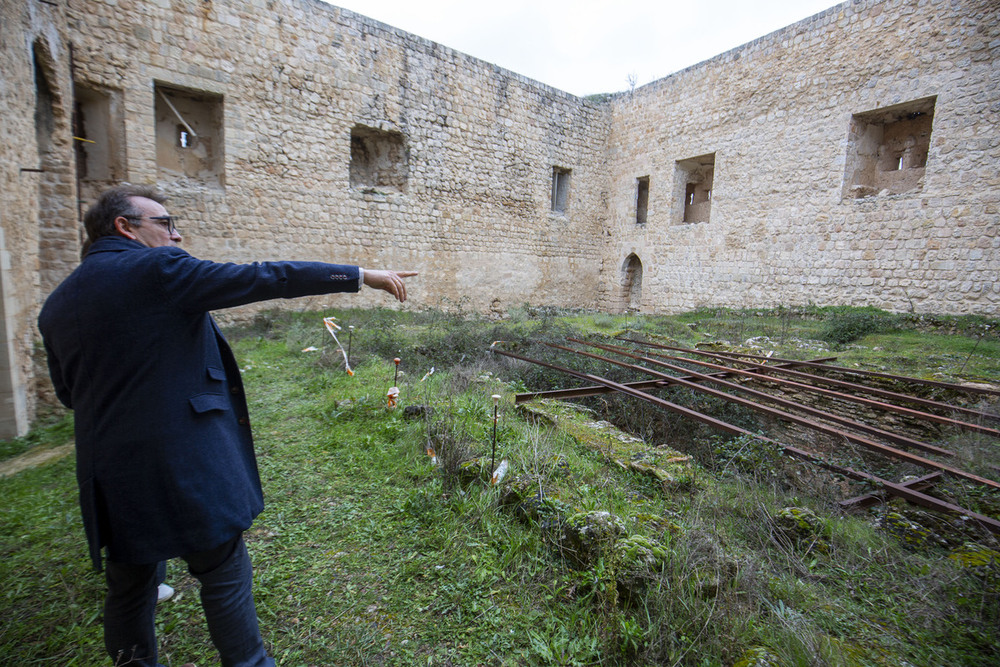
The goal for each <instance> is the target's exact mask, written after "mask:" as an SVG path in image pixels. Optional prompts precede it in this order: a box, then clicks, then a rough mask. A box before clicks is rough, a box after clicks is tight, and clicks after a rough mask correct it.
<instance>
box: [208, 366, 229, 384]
mask: <svg viewBox="0 0 1000 667" xmlns="http://www.w3.org/2000/svg"><path fill="white" fill-rule="evenodd" d="M205 370H206V371H208V377H209V378H211V379H213V380H218V381H219V382H224V381H225V379H226V371H225V369H223V368H217V367H215V366H208V367H207V368H206V369H205Z"/></svg>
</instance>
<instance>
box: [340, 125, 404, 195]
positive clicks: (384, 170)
mask: <svg viewBox="0 0 1000 667" xmlns="http://www.w3.org/2000/svg"><path fill="white" fill-rule="evenodd" d="M408 178H409V166H408V162H407V149H406V140H405V137H404V136H403V134H402V133H400V132H391V131H387V130H379V129H376V128H373V127H366V126H364V125H355V126H354V127H353V128H351V165H350V181H351V187H352V188H354V189H358V190H361V191H363V192H373V193H374V192H403V191H405V190H406V183H407V179H408Z"/></svg>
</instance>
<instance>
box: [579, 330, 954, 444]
mask: <svg viewBox="0 0 1000 667" xmlns="http://www.w3.org/2000/svg"><path fill="white" fill-rule="evenodd" d="M567 340H569V341H570V342H572V343H580V344H584V345H590V346H592V347H596V348H598V349H601V350H607V351H608V352H614V353H616V354H620V355H623V356H626V357H630V358H632V359H637V360H639V361H644V362H646V363H652V364H655V365H657V366H660V367H662V368H666V369H668V370H672V371H675V372H678V373H688V372H689V371H688V369H686V368H681V367H680V366H675V365H673V364H668V363H666V362H663V361H659V360H658V359H654V358H651V357H646V356H642V355H638V354H634V353H632V352H631V351H630V350H626V349H625V348H622V347H620V346H617V345H600V344H598V343H591V342H587V341H582V340H578V339H576V338H569V339H567ZM669 358H670V359H677V357H669ZM681 361H691V360H688V359H681ZM694 363H698V364H704V365H706V366H710V367H712V368H715V369H719V368H722V366H719V365H717V364H709V363H707V362H704V361H698V362H694ZM735 372H736V373H737V374H739V373H747V374H748V375H752V374H751V373H748V372H746V371H735ZM719 375H720V374H719V373H713V374H712V375H701V374H695V375H694V376H693V377H695V378H696V379H702V378H705V379H706V380H708V381H711V382H714V383H715V384H718V385H720V386H723V387H726V388H728V389H732V390H734V391H741V392H744V393H746V394H749V395H750V396H753V397H755V398H758V399H761V400H765V401H771V402H772V403H775V404H777V405H780V406H782V407H785V408H789V409H792V410H798V411H799V412H804V413H805V414H808V415H812V416H813V417H819V418H820V419H825V420H826V421H830V422H833V423H835V424H840V425H841V426H846V427H848V428H853V429H855V430H857V431H861V432H863V433H867V434H868V435H874V436H876V437H879V438H882V439H883V440H888V441H889V442H894V443H896V444H897V445H902V446H903V447H911V448H913V449H919V450H920V451H923V452H927V453H929V454H937V455H938V456H949V457H950V456H955V452H952V451H949V450H947V449H942V448H941V447H936V446H934V445H931V444H928V443H926V442H921V441H920V440H916V439H914V438H909V437H907V436H905V435H900V434H898V433H893V432H891V431H886V430H884V429H880V428H877V427H875V426H870V425H869V424H865V423H864V422H859V421H857V420H854V419H848V418H847V417H841V416H840V415H836V414H833V413H831V412H826V411H825V410H820V409H818V408H814V407H812V406H809V405H804V404H802V403H798V402H796V401H792V400H789V399H787V398H781V397H780V396H775V395H773V394H768V393H767V392H764V391H758V390H756V389H752V388H750V387H747V386H744V385H739V384H736V383H734V382H727V381H726V380H723V379H721V378H719V377H718V376H719ZM685 379H686V378H685Z"/></svg>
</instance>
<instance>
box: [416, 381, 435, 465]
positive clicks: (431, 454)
mask: <svg viewBox="0 0 1000 667" xmlns="http://www.w3.org/2000/svg"><path fill="white" fill-rule="evenodd" d="M432 375H434V367H433V366H431V369H430V370H429V371H427V372H426V373H424V376H423V377H422V378H420V381H421V382H423V381H424V380H426V379H427V378H429V377H430V376H432ZM424 386H425V387H426V385H424ZM424 403H425V406H424V407H425V409H426V410H427V411H426V412H424V415H425V417H424V419H425V420H426V419H427V415H429V414H430V409H431V403H430V400H429V399H428V398H427V397H426V392H425V398H424ZM427 456H429V457H431V463H433V464H434V465H437V462H438V457H437V452H435V451H434V445H432V444H431V435H430V429H428V430H427Z"/></svg>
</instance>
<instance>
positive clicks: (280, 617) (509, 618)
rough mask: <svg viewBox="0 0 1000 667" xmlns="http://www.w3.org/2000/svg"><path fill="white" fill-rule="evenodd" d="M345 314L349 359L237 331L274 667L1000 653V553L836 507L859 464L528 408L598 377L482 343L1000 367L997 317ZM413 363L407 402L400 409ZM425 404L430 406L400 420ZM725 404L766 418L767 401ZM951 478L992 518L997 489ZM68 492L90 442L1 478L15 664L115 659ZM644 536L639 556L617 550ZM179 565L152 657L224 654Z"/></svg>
mask: <svg viewBox="0 0 1000 667" xmlns="http://www.w3.org/2000/svg"><path fill="white" fill-rule="evenodd" d="M838 312H840V311H838ZM337 315H338V317H339V318H340V322H341V324H342V325H344V326H345V327H346V326H347V325H348V324H353V325H354V326H355V327H356V329H355V333H354V335H353V337H352V354H351V356H352V365H353V366H354V368H355V371H356V374H355V376H354V377H349V376H348V375H347V374H346V373H344V372H343V370H342V357H340V356H339V352H338V351H337V350H336V349H335V348H334V347H333V345H332V340H331V339H330V338H329V336H328V334H327V333H326V331H325V330H324V329H323V327H322V324H321V322H320V317H319V316H318V315H316V314H314V313H306V314H275V313H270V314H266V315H263V316H260V317H258V318H257V319H256V320H255V321H254V322H251V323H249V324H248V325H246V326H244V327H242V328H239V329H233V330H232V331H230V332H229V335H230V340H231V341H232V342H233V344H234V349H235V351H236V354H237V356H238V359H239V361H240V366H241V368H243V369H244V373H243V374H244V382H245V384H246V387H247V394H248V396H249V398H250V400H251V406H250V407H251V416H252V420H253V424H254V432H255V437H256V441H257V448H258V457H259V465H260V470H261V477H262V479H263V482H264V489H265V496H266V501H267V509H266V510H265V511H264V513H263V514H262V515H261V516H260V517H259V518H258V520H257V521H256V523H255V525H254V527H253V528H252V529H251V530H250V531H249V532H248V534H247V543H248V547H249V549H250V552H251V556H252V558H253V562H254V564H255V568H256V584H255V593H256V597H257V606H258V614H259V616H260V619H261V627H262V630H263V633H264V637H265V641H266V642H267V644H268V646H269V648H270V650H271V652H272V654H273V655H274V656H275V658H276V659H277V661H278V663H279V664H281V665H289V666H299V665H302V666H305V665H316V666H334V665H418V664H419V665H470V666H471V665H646V664H679V665H735V664H746V665H749V664H766V663H765V662H762V661H763V660H767V659H770V660H772V663H770V664H781V665H902V664H911V665H939V664H949V665H981V664H988V663H990V662H993V661H995V660H996V657H997V656H998V655H1000V637H998V633H997V630H996V628H997V626H998V623H1000V583H998V578H1000V577H998V574H997V573H998V569H1000V565H998V564H997V563H996V562H993V563H992V565H991V564H990V561H989V558H987V559H986V561H985V565H982V564H978V565H977V564H975V563H979V561H974V560H973V559H970V557H964V558H965V559H964V560H962V557H961V554H962V553H965V552H962V551H961V548H962V545H963V543H964V542H968V541H978V542H979V543H980V544H982V545H983V546H984V547H986V548H990V549H993V550H997V549H998V546H997V544H996V542H995V541H991V540H993V538H990V537H989V536H986V535H982V534H976V533H975V532H972V531H965V532H961V531H957V530H954V529H953V527H951V522H950V520H948V519H947V518H945V517H941V516H937V515H933V514H931V513H928V512H923V511H921V510H916V509H913V508H906V507H904V506H901V505H898V504H897V503H896V502H894V503H893V504H892V505H891V506H889V507H883V508H881V509H878V510H875V511H872V512H871V513H862V514H858V515H854V516H843V515H841V513H840V512H838V511H836V509H835V507H834V501H836V500H839V499H842V498H845V497H849V496H851V495H855V494H856V493H858V492H859V489H858V488H857V487H855V486H854V485H852V484H849V483H847V482H846V481H845V480H840V479H838V478H836V477H832V476H829V475H826V474H824V473H821V472H818V471H817V470H815V469H813V468H810V467H807V466H804V465H799V464H795V463H793V462H790V461H788V460H785V459H780V458H778V457H775V456H773V452H771V451H769V450H768V449H767V448H762V447H760V446H759V443H756V444H755V443H754V442H753V441H752V440H749V439H743V440H739V439H737V440H731V439H729V438H726V437H723V436H719V435H718V434H715V433H711V432H707V431H704V430H701V429H696V428H693V427H692V425H691V424H687V423H685V422H684V421H679V420H678V419H677V418H672V417H666V416H664V415H662V414H660V412H659V411H657V410H655V409H653V408H652V407H651V406H647V405H646V404H641V405H640V404H637V403H636V402H634V401H631V400H625V399H621V398H615V397H603V398H597V399H592V400H587V401H583V402H581V404H580V405H579V406H577V407H574V406H571V405H567V404H558V405H551V406H548V407H545V406H535V408H534V409H535V410H536V412H535V414H534V415H530V414H528V413H526V412H524V411H522V410H519V409H515V407H514V406H513V394H514V393H515V392H517V391H522V390H524V389H525V388H530V389H531V390H538V389H546V388H554V387H566V386H575V385H577V384H579V382H577V381H575V380H572V379H571V378H568V377H566V376H562V375H559V374H556V373H553V372H551V371H545V370H542V369H539V368H537V367H532V366H528V365H525V364H523V363H520V362H518V363H508V362H506V361H498V360H496V359H491V358H490V356H489V354H488V353H487V352H486V350H488V348H489V345H490V343H491V342H492V341H493V340H505V341H508V342H507V343H506V345H508V346H510V347H511V348H513V349H518V350H519V351H521V352H523V353H525V354H527V355H528V356H536V357H541V356H544V357H545V358H549V359H555V360H557V362H558V363H565V364H566V365H574V366H576V367H587V368H590V369H591V370H592V371H593V372H598V371H599V372H600V373H602V374H609V375H610V374H612V373H623V371H621V370H614V369H610V368H605V367H604V365H602V364H601V363H600V362H598V361H594V360H589V361H583V360H580V359H569V358H566V357H565V356H564V355H561V354H559V353H556V352H555V351H553V350H550V349H543V348H540V347H538V346H536V345H533V344H532V342H531V341H532V340H537V339H551V340H562V339H563V338H565V337H566V335H567V334H573V333H575V334H576V335H586V334H595V335H604V336H614V335H615V334H618V333H620V332H623V331H625V330H626V328H627V329H628V331H629V332H637V333H640V334H642V335H649V336H656V337H657V338H658V339H660V340H671V341H674V342H677V343H680V344H682V345H694V344H697V343H704V342H710V341H721V340H725V341H728V343H729V344H731V345H738V346H743V345H745V344H746V342H747V340H748V339H751V338H755V337H761V336H766V337H768V338H769V339H770V340H771V341H772V342H773V343H774V344H775V348H777V349H778V350H779V351H780V353H781V354H782V355H784V356H793V357H795V356H797V357H799V358H802V357H808V356H832V355H838V356H840V361H839V362H838V363H847V364H851V365H855V364H856V365H858V366H861V367H865V368H876V369H878V368H884V369H886V370H889V371H890V372H898V373H905V374H908V375H916V376H920V377H936V378H942V379H951V380H955V379H970V380H980V381H982V380H991V381H993V382H996V380H997V378H1000V354H998V352H1000V348H998V342H997V339H996V331H997V330H998V329H997V327H996V326H995V324H996V323H995V322H989V321H984V320H981V319H974V320H973V319H962V318H925V320H924V321H922V322H917V321H914V320H913V318H906V317H900V318H899V319H898V321H897V323H896V324H895V325H894V326H897V327H898V331H897V332H896V333H893V334H888V333H882V332H877V331H876V332H874V333H867V334H865V335H864V336H862V337H860V338H858V339H856V340H853V341H852V342H849V343H842V344H839V345H833V344H830V343H825V342H816V341H817V340H818V335H819V334H820V333H821V332H822V331H824V327H826V326H827V323H825V321H824V318H830V317H834V315H831V314H830V312H828V311H825V310H823V309H800V310H798V311H792V310H791V309H780V310H778V311H760V312H757V311H747V312H742V311H724V310H710V309H706V310H703V311H698V312H696V313H688V314H684V315H681V316H676V317H647V316H635V315H630V316H629V318H628V322H627V323H626V321H625V318H624V316H617V315H607V314H594V313H566V314H559V313H553V312H549V311H536V310H533V309H529V308H524V309H523V311H522V312H520V313H518V314H517V317H515V318H512V320H511V321H505V322H493V321H486V320H481V319H479V318H476V317H470V316H465V317H462V316H461V315H445V314H442V313H437V312H427V313H411V312H395V311H388V310H375V311H342V312H338V313H337ZM877 315H878V314H875V315H874V316H876V319H877ZM869 316H872V314H871V313H870V312H869V313H866V314H864V315H863V317H866V318H867V317H869ZM987 326H990V327H991V328H990V329H985V327H987ZM980 332H983V335H980ZM341 340H342V341H343V342H344V343H345V345H346V343H347V337H346V336H342V337H341ZM779 341H783V342H782V343H779ZM308 347H316V348H318V350H317V351H315V352H303V351H302V350H303V349H305V348H308ZM834 348H836V349H834ZM395 356H399V357H401V358H402V360H403V361H402V363H401V364H400V367H399V368H400V370H401V371H402V374H401V375H400V376H398V377H397V376H396V373H395V371H396V368H395V366H394V364H393V362H392V358H393V357H395ZM901 360H905V362H904V361H901ZM432 366H433V367H434V368H435V372H434V373H433V374H431V375H429V376H426V377H425V374H426V373H427V372H428V371H429V370H430V368H431V367H432ZM616 377H620V378H621V379H625V376H624V375H620V376H616ZM421 378H424V379H423V380H422V379H421ZM393 381H396V383H397V385H398V386H399V387H400V390H401V404H400V407H399V408H397V409H396V410H387V409H386V407H385V402H384V394H385V391H386V389H387V388H388V387H389V386H390V385H391V384H392V383H393ZM494 394H499V395H501V396H502V400H501V402H500V408H499V415H500V418H499V420H498V424H497V431H498V438H497V445H498V446H497V449H498V454H497V459H498V460H499V459H501V458H504V459H507V460H508V461H509V462H510V464H511V473H510V477H509V478H507V479H506V480H505V481H506V482H507V484H505V485H502V488H496V487H490V486H489V485H488V484H486V483H485V482H484V481H483V477H482V473H481V472H480V470H481V468H480V467H477V466H476V465H472V466H466V467H464V468H463V467H462V466H460V465H459V463H460V462H462V461H466V460H468V459H469V458H470V457H472V456H477V457H479V458H480V461H482V460H485V461H486V464H485V465H484V466H482V468H488V467H489V459H490V456H491V453H492V442H491V438H492V428H493V420H492V415H493V401H492V399H491V396H492V395H494ZM672 400H685V401H688V402H690V403H697V402H698V400H699V399H698V398H697V397H693V396H685V395H683V393H678V394H677V395H676V396H674V397H673V398H672ZM416 405H420V406H427V407H429V408H431V409H430V410H429V411H424V412H423V413H421V414H419V415H417V416H415V417H413V418H411V417H408V416H406V415H405V414H404V410H403V408H405V407H406V406H416ZM703 407H705V408H706V409H712V410H716V409H719V406H717V405H714V404H710V402H706V403H704V406H703ZM538 410H541V412H537V411H538ZM729 418H731V419H734V420H735V419H744V420H746V421H745V423H747V424H748V425H750V426H754V425H756V426H758V427H763V426H764V425H763V424H759V423H757V422H755V421H754V420H753V418H752V416H751V415H747V414H733V415H729ZM598 419H611V420H612V421H614V422H615V423H616V424H620V425H621V426H628V427H629V429H628V430H629V431H631V432H633V433H636V434H638V435H640V436H641V438H642V439H641V440H637V439H635V438H631V439H630V438H628V437H625V436H624V435H623V434H620V433H619V432H618V431H617V430H616V429H615V428H614V427H610V426H608V425H606V424H605V425H599V424H597V423H596V420H598ZM69 424H70V421H69V420H68V419H67V417H66V416H65V415H60V414H54V415H52V416H50V417H48V418H47V419H46V421H45V422H44V423H41V424H40V425H39V428H38V429H36V430H35V431H33V432H32V434H31V435H29V436H28V437H27V438H24V439H19V440H18V441H16V442H12V443H4V444H3V445H0V452H3V453H4V454H5V456H6V457H11V456H13V455H15V454H18V453H20V452H23V451H25V450H27V449H32V448H37V447H49V446H55V445H59V444H63V443H64V442H65V441H66V439H67V437H68V436H69V431H68V429H69V426H68V425H69ZM941 438H942V440H948V441H949V442H952V443H953V442H954V441H955V440H961V441H962V442H965V440H963V436H961V435H959V434H955V433H942V434H941ZM664 444H665V445H667V448H658V446H659V445H664ZM959 444H962V443H959ZM428 445H431V446H432V447H434V449H435V453H436V455H437V456H438V458H439V459H440V461H441V462H442V465H440V466H435V465H434V464H433V463H432V462H431V459H430V457H429V456H428V455H427V447H428ZM964 446H966V447H968V448H969V449H970V450H972V451H974V452H975V455H976V456H977V457H979V458H980V459H983V463H984V465H985V464H988V463H989V462H990V461H992V463H993V464H996V463H997V462H998V460H1000V457H998V456H997V455H996V446H997V443H996V441H995V440H992V441H991V440H990V439H988V438H987V439H986V440H985V441H984V440H983V439H982V438H978V439H975V442H972V443H970V444H967V445H964ZM687 448H690V453H692V454H695V459H694V460H692V461H689V462H684V463H681V464H678V465H679V466H680V467H678V468H676V469H675V468H668V470H670V471H671V477H670V479H669V480H667V481H661V480H659V479H657V478H655V477H653V476H651V475H649V474H644V473H643V472H642V468H641V467H637V466H635V465H632V464H634V463H637V462H638V463H644V462H649V461H657V462H658V461H662V460H665V459H669V458H671V457H673V456H674V454H677V452H674V450H683V451H685V452H687V451H688V449H687ZM671 452H673V454H671ZM861 464H863V461H862V462H861ZM657 465H660V464H659V463H657ZM942 488H943V492H944V493H948V494H951V496H950V497H960V498H961V499H962V500H963V502H964V503H967V504H968V505H969V506H975V507H977V508H979V510H980V511H984V512H986V513H988V514H990V515H991V516H994V517H1000V501H998V498H997V495H996V494H991V493H988V492H984V491H982V490H981V489H976V488H968V487H964V486H962V485H954V484H952V485H950V486H945V487H942ZM513 489H522V490H525V491H524V492H523V493H520V492H519V493H520V495H518V494H513V493H512V490H513ZM76 503H77V498H76V488H75V480H74V470H73V460H72V457H67V458H63V459H60V460H58V461H55V462H53V463H49V464H45V465H42V466H38V467H35V468H32V469H28V470H25V471H22V472H20V473H17V474H15V475H11V476H8V477H5V478H2V479H0V517H2V520H0V582H2V584H3V585H2V588H0V615H2V618H3V619H4V621H3V624H2V626H0V664H5V665H6V664H10V665H32V664H39V665H41V664H60V665H88V666H89V665H94V664H103V663H102V660H103V644H102V633H101V625H100V623H101V603H102V595H103V581H102V577H101V575H98V574H96V573H94V572H92V571H91V570H90V568H89V563H88V561H87V558H86V549H85V544H84V539H83V531H82V527H81V525H80V519H79V511H78V509H77V505H76ZM786 507H800V508H807V509H809V510H811V511H812V512H813V513H814V514H815V516H816V517H818V519H817V521H818V523H817V525H816V526H814V527H813V528H812V529H810V530H811V531H812V532H810V530H805V532H797V530H798V529H797V528H795V527H792V528H790V527H789V526H788V525H786V524H785V523H783V522H782V519H781V518H780V517H781V510H782V509H783V508H786ZM890 511H898V512H900V513H901V515H902V516H905V517H907V518H909V519H912V520H914V521H917V522H918V523H920V524H921V525H926V526H931V527H932V528H933V529H934V531H935V535H936V536H937V537H936V538H935V539H932V540H928V541H926V542H923V543H920V544H917V543H915V542H914V541H913V540H908V539H907V538H906V537H903V538H899V537H896V536H894V534H893V533H892V532H890V531H889V530H888V529H886V528H882V527H879V525H878V524H877V520H878V519H879V518H880V517H882V518H884V517H885V516H886V515H887V514H888V513H889V512H890ZM600 512H609V513H611V515H613V516H615V517H617V518H618V520H619V521H620V523H621V526H622V529H623V531H624V532H623V533H622V534H621V535H619V536H618V537H617V538H614V539H609V540H608V541H607V542H600V543H598V545H597V546H596V547H594V554H593V555H592V556H591V557H590V558H589V559H586V560H585V561H584V562H578V558H577V556H576V555H575V554H574V552H572V551H571V550H570V547H569V546H568V544H570V543H569V542H568V541H567V535H568V534H570V533H572V532H573V530H574V526H575V525H577V524H576V523H575V522H576V521H579V520H582V519H581V517H586V516H590V515H593V514H594V513H600ZM527 517H534V518H527ZM625 538H628V540H629V542H625V541H624V539H625ZM938 538H939V539H938ZM626 543H628V544H632V545H634V546H633V547H632V551H631V552H628V553H630V554H631V556H628V555H623V554H625V553H626V552H623V551H621V550H620V549H617V550H616V548H617V547H618V546H621V545H622V544H626ZM637 553H638V554H640V555H641V554H646V555H647V556H649V559H648V562H647V561H642V560H641V558H638V557H637V556H636V555H635V554H637ZM637 558H638V559H637ZM970 563H972V564H971V565H970ZM168 581H169V583H171V585H173V586H174V587H175V588H176V590H177V595H176V596H175V598H174V599H173V600H171V601H169V602H166V603H164V604H162V605H161V607H160V608H159V610H158V616H157V625H158V631H159V637H160V641H161V653H160V661H161V662H162V663H163V664H164V665H168V666H170V665H179V664H181V663H184V662H189V661H191V662H196V663H198V664H199V665H202V666H204V665H210V664H215V661H216V660H217V658H216V657H215V655H214V653H213V651H212V650H211V647H210V641H209V639H208V635H207V630H206V629H205V627H204V622H203V619H202V617H201V612H200V606H199V603H198V600H197V584H196V582H195V581H194V580H193V579H191V578H190V577H189V576H188V575H187V574H186V573H185V571H184V568H183V565H182V563H180V562H174V561H172V562H171V563H170V565H169V570H168ZM753 656H757V659H758V660H759V661H758V662H756V663H754V662H751V658H752V657H753ZM768 656H770V658H768ZM741 661H742V662H741Z"/></svg>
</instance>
